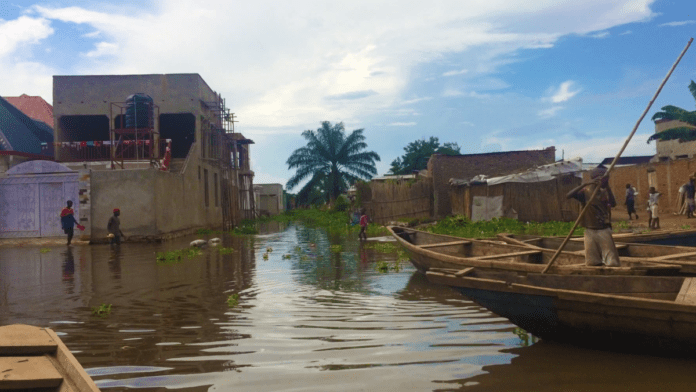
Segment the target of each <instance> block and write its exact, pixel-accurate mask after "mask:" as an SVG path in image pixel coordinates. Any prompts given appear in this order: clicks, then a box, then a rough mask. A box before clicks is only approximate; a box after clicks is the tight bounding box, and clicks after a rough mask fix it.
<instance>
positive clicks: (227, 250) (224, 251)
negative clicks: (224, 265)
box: [218, 248, 234, 255]
mask: <svg viewBox="0 0 696 392" xmlns="http://www.w3.org/2000/svg"><path fill="white" fill-rule="evenodd" d="M218 252H220V254H221V255H229V254H232V253H234V248H218Z"/></svg>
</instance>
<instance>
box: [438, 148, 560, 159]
mask: <svg viewBox="0 0 696 392" xmlns="http://www.w3.org/2000/svg"><path fill="white" fill-rule="evenodd" d="M547 150H553V151H556V146H550V147H546V148H543V149H540V150H512V151H498V152H482V153H479V154H459V155H447V154H438V153H435V154H433V155H437V156H441V157H453V158H456V157H470V156H478V155H502V154H509V153H512V152H532V151H547Z"/></svg>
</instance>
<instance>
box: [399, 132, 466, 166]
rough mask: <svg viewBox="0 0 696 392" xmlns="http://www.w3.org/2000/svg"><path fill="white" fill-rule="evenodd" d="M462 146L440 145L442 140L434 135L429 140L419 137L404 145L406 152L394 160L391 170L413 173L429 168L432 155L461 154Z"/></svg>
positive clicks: (453, 144) (454, 144) (452, 144)
mask: <svg viewBox="0 0 696 392" xmlns="http://www.w3.org/2000/svg"><path fill="white" fill-rule="evenodd" d="M460 148H461V147H459V145H458V144H457V143H445V144H443V145H442V146H440V141H439V140H438V138H436V137H434V136H431V137H430V139H429V140H425V139H419V140H416V141H415V142H411V143H409V144H408V145H407V146H406V147H404V151H406V153H405V154H404V155H402V156H400V157H399V158H396V159H395V160H393V161H392V163H391V169H390V170H389V171H391V172H392V173H393V174H411V173H413V171H414V170H423V169H427V167H428V160H429V159H430V156H431V155H433V154H443V155H459V154H461V152H460V151H459V149H460Z"/></svg>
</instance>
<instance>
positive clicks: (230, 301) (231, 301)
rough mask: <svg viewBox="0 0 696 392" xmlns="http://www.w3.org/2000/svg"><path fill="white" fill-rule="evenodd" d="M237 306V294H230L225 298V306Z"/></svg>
mask: <svg viewBox="0 0 696 392" xmlns="http://www.w3.org/2000/svg"><path fill="white" fill-rule="evenodd" d="M237 305H239V294H230V296H229V297H227V306H229V307H230V308H234V307H235V306H237Z"/></svg>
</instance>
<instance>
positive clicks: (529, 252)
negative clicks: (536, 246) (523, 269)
mask: <svg viewBox="0 0 696 392" xmlns="http://www.w3.org/2000/svg"><path fill="white" fill-rule="evenodd" d="M538 254H541V251H540V250H526V251H522V252H512V253H500V254H497V255H487V256H478V257H472V259H474V260H495V259H504V258H508V257H517V256H530V255H538Z"/></svg>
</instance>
